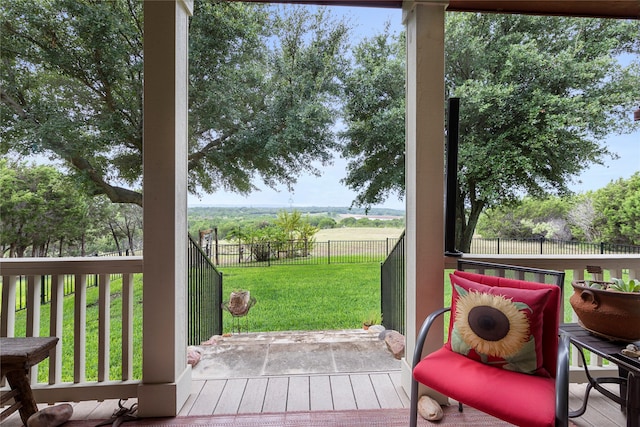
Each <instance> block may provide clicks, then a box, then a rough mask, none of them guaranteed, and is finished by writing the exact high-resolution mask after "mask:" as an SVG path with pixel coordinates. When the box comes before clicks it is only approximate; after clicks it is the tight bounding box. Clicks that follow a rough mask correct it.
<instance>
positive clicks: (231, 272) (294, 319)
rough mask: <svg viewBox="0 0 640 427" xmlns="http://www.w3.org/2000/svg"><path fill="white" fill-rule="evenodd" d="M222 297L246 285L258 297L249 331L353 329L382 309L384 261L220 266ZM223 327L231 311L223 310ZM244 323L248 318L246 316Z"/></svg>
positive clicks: (227, 324) (250, 318)
mask: <svg viewBox="0 0 640 427" xmlns="http://www.w3.org/2000/svg"><path fill="white" fill-rule="evenodd" d="M220 271H222V273H223V281H222V283H223V287H224V289H223V295H224V298H225V299H227V298H228V296H229V294H230V293H231V291H232V290H234V289H247V290H249V291H250V292H251V295H252V296H254V297H255V298H256V300H257V303H256V305H255V306H254V307H253V308H252V309H251V311H250V312H249V316H248V317H249V328H250V330H251V331H290V330H309V331H312V330H323V329H328V330H329V329H352V328H360V327H362V321H363V320H364V318H365V317H366V316H367V315H368V314H369V313H370V312H371V311H372V310H373V311H377V312H380V263H377V262H374V263H366V264H332V265H300V266H273V267H269V268H250V267H244V268H243V267H236V268H228V267H225V268H222V269H221V270H220ZM223 325H224V327H223V328H224V331H225V332H229V331H230V330H231V315H230V314H229V313H227V312H224V313H223ZM242 325H244V319H243V320H242Z"/></svg>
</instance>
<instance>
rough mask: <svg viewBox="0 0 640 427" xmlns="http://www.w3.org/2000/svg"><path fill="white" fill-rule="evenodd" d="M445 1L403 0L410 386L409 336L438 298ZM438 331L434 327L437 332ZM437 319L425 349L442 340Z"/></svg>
mask: <svg viewBox="0 0 640 427" xmlns="http://www.w3.org/2000/svg"><path fill="white" fill-rule="evenodd" d="M446 6H447V2H446V1H437V0H429V1H426V0H425V1H405V2H404V5H403V21H404V23H405V26H406V34H407V89H406V90H407V97H406V99H407V102H406V203H407V208H406V212H407V233H406V238H407V240H406V242H407V270H406V275H407V277H406V282H407V283H406V286H407V288H406V289H407V291H406V292H407V296H406V298H407V301H406V307H407V310H406V316H407V319H406V341H407V346H406V348H407V351H406V358H405V359H404V364H403V369H402V385H403V387H404V388H405V390H406V391H407V392H409V390H410V388H411V387H410V380H411V359H412V357H413V352H414V349H415V338H416V335H417V333H418V330H419V328H420V325H421V324H422V322H423V321H424V319H425V318H426V316H427V315H428V314H429V313H430V312H432V311H434V310H436V309H438V308H441V307H442V306H443V299H444V282H443V280H444V266H445V264H444V202H445V200H444V164H445V162H444V143H445V135H444V126H445V111H444V108H445V99H444V96H445V92H444V17H445V9H446ZM438 331H440V333H438ZM442 331H443V327H442V322H440V323H439V324H438V325H436V326H435V332H436V333H435V334H430V337H429V340H428V341H427V343H426V346H425V348H426V351H427V352H430V351H433V350H435V349H436V348H439V347H440V346H442V339H443V333H442Z"/></svg>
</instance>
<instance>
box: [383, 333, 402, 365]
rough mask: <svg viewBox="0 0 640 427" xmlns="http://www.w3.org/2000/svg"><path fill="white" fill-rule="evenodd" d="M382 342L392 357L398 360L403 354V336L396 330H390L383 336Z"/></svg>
mask: <svg viewBox="0 0 640 427" xmlns="http://www.w3.org/2000/svg"><path fill="white" fill-rule="evenodd" d="M384 342H385V344H387V348H388V349H389V351H390V352H391V353H393V357H395V358H396V359H398V360H400V359H402V357H403V356H404V336H403V335H402V334H401V333H400V332H398V331H390V332H389V333H388V334H387V335H386V336H385V337H384Z"/></svg>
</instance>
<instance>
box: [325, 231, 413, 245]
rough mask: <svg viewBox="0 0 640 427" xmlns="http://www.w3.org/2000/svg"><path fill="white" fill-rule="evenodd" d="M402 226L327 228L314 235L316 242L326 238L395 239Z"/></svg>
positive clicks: (400, 232) (398, 235)
mask: <svg viewBox="0 0 640 427" xmlns="http://www.w3.org/2000/svg"><path fill="white" fill-rule="evenodd" d="M402 230H403V229H402V228H376V227H362V228H360V227H354V228H328V229H325V230H320V231H318V232H317V233H316V235H315V236H314V237H315V239H316V242H326V241H327V240H384V239H386V238H394V239H397V238H398V237H400V234H402Z"/></svg>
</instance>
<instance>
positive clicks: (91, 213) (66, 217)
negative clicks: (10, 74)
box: [0, 159, 640, 257]
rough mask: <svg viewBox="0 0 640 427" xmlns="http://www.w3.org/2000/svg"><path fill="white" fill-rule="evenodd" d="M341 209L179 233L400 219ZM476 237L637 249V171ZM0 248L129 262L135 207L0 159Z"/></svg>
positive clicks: (195, 216) (241, 212)
mask: <svg viewBox="0 0 640 427" xmlns="http://www.w3.org/2000/svg"><path fill="white" fill-rule="evenodd" d="M357 212H358V210H357V209H356V210H352V209H349V208H337V207H336V208H326V207H325V208H322V207H314V208H304V211H303V210H298V209H282V208H271V209H268V208H215V207H193V208H189V209H188V224H189V225H188V226H189V229H188V231H189V232H190V233H191V234H192V235H193V236H194V237H196V238H197V237H198V236H199V232H200V231H201V230H208V229H211V230H213V229H217V232H218V239H219V240H234V239H235V240H243V241H244V242H251V241H254V242H255V241H266V240H270V241H290V240H305V239H306V240H307V241H311V240H312V239H313V236H314V234H315V232H316V231H317V230H318V229H327V228H338V227H393V228H404V227H405V222H404V217H403V216H402V214H403V212H402V211H398V210H386V209H381V210H379V211H378V210H376V209H373V210H372V211H371V212H370V214H371V215H385V214H386V215H395V216H398V218H395V219H390V220H381V219H372V218H367V217H364V218H355V217H352V216H347V217H345V215H347V214H350V213H351V214H355V213H357ZM476 231H477V233H476V235H477V236H481V237H485V238H496V237H500V238H518V239H519V238H522V239H528V238H546V239H558V240H576V241H584V242H608V243H617V244H630V245H640V172H636V173H635V174H633V175H632V176H631V177H630V178H628V179H619V180H617V181H613V182H611V183H609V184H608V185H607V186H605V187H603V188H601V189H598V190H595V191H589V192H586V193H584V194H578V195H572V196H566V197H548V198H544V199H536V198H532V197H525V198H522V199H520V200H518V201H516V202H513V203H510V204H503V205H501V206H500V207H496V208H492V209H488V210H486V212H484V213H483V215H482V216H481V217H480V220H479V223H478V227H477V230H476ZM0 247H1V249H2V252H1V253H2V257H25V256H86V255H92V254H95V253H105V252H117V253H121V254H123V255H125V254H129V255H135V254H136V251H137V250H138V249H139V248H141V247H142V208H140V207H139V206H137V205H134V204H114V203H111V202H110V201H109V200H108V199H107V198H106V197H104V196H99V197H90V196H88V195H87V193H86V192H85V191H83V189H82V188H79V187H78V185H77V183H75V182H73V181H71V180H70V179H69V178H68V177H67V176H65V175H64V174H63V173H61V172H59V171H58V170H57V169H56V168H55V167H53V166H46V165H39V166H38V165H27V164H26V163H24V162H16V161H10V160H7V159H0Z"/></svg>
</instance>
